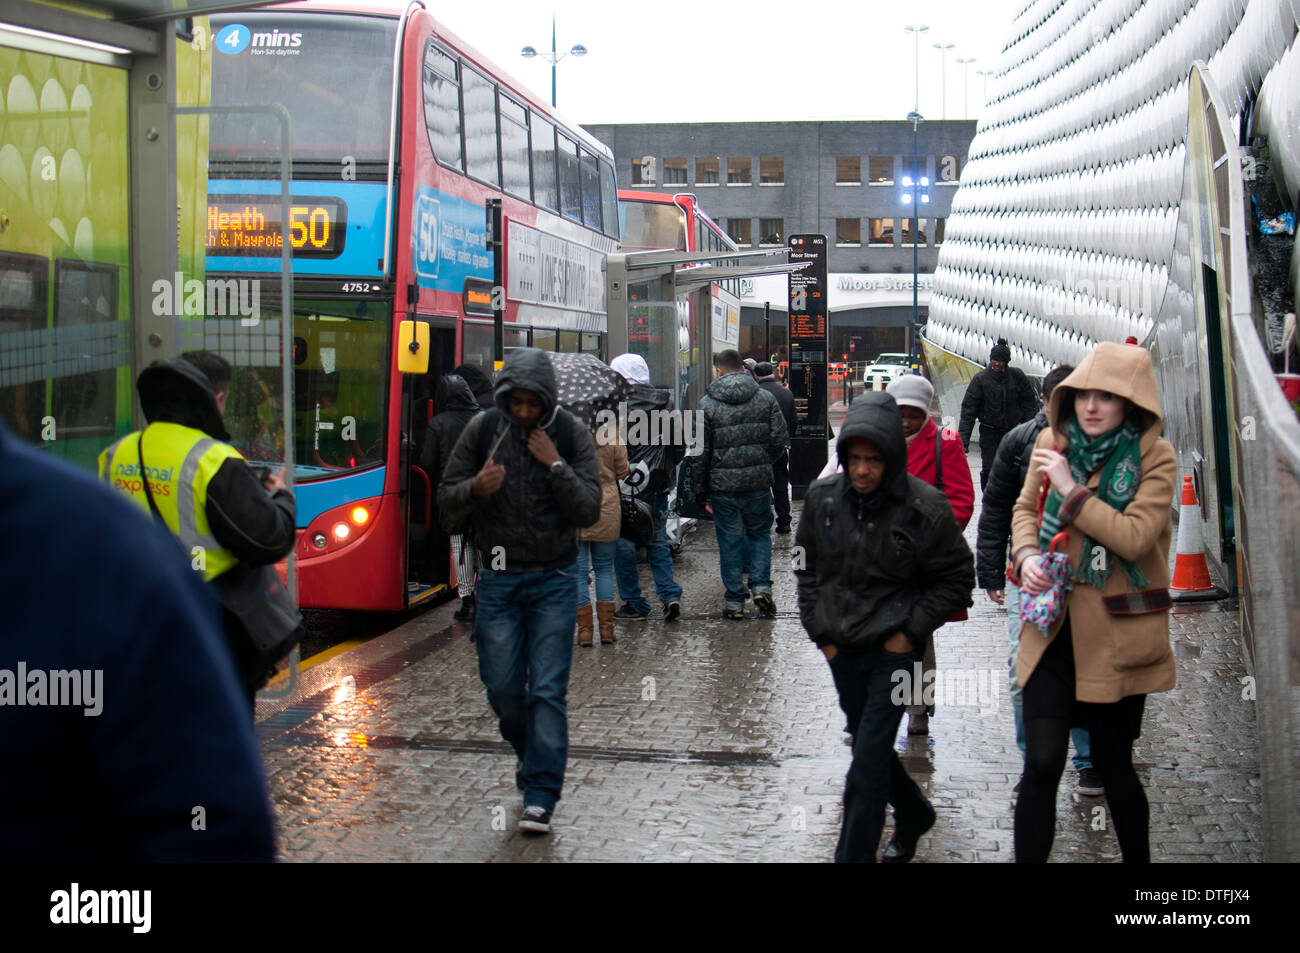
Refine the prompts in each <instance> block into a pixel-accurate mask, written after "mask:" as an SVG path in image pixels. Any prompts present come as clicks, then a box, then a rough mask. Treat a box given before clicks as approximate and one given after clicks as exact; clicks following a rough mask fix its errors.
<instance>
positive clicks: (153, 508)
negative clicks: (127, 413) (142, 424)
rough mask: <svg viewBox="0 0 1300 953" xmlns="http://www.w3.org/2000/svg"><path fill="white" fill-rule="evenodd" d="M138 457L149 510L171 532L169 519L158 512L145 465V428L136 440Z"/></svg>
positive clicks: (141, 480)
mask: <svg viewBox="0 0 1300 953" xmlns="http://www.w3.org/2000/svg"><path fill="white" fill-rule="evenodd" d="M148 429H149V428H148V427H146V428H145V430H148ZM136 457H137V459H139V461H140V482H141V483H142V484H143V485H144V496H145V499H147V500H148V501H149V510H150V512H152V513H153V515H154V519H156V520H157V521H158V522H159V523H161V524H162V526H163V529H165V530H167V531H168V532H171V527H169V526H168V525H167V521H166V520H164V519H163V516H162V514H161V513H159V512H158V504H157V503H155V502H154V501H153V490H151V489H150V488H149V471H148V469H147V468H146V467H145V465H144V430H141V431H140V437H139V439H138V440H137V441H136Z"/></svg>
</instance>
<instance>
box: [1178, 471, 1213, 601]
mask: <svg viewBox="0 0 1300 953" xmlns="http://www.w3.org/2000/svg"><path fill="white" fill-rule="evenodd" d="M1226 595H1227V592H1225V591H1224V590H1223V589H1220V588H1219V587H1218V586H1216V585H1215V584H1214V581H1213V580H1212V579H1210V567H1209V565H1207V564H1206V562H1205V541H1204V539H1203V538H1202V536H1201V506H1200V504H1199V503H1198V502H1197V501H1196V487H1195V485H1194V484H1193V482H1192V478H1191V477H1183V499H1182V503H1181V505H1180V510H1179V514H1178V550H1177V554H1176V555H1175V556H1174V578H1173V581H1172V582H1171V583H1170V584H1169V596H1170V598H1172V599H1173V600H1174V601H1175V602H1196V601H1200V600H1202V599H1222V598H1224V597H1225V596H1226Z"/></svg>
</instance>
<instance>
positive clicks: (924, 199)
mask: <svg viewBox="0 0 1300 953" xmlns="http://www.w3.org/2000/svg"><path fill="white" fill-rule="evenodd" d="M907 120H908V122H910V123H911V124H912V175H905V176H903V188H904V189H908V190H910V191H905V192H903V195H902V200H903V204H904V205H910V206H911V207H912V334H915V333H916V329H917V327H919V326H920V323H921V308H920V303H919V297H918V291H917V284H918V282H919V274H918V273H919V271H920V269H919V262H918V257H917V256H918V255H919V253H920V249H919V248H918V245H917V240H918V239H919V238H920V212H921V209H920V207H919V206H921V205H927V204H929V202H930V193H929V192H922V191H921V189H922V188H923V187H924V188H929V185H930V180H929V179H928V178H927V177H925V176H923V175H921V149H920V145H919V144H918V140H917V127H918V126H920V124H921V123H922V122H924V121H925V120H924V119H922V117H921V114H920V113H919V112H917V111H916V110H915V109H914V110H912V111H911V112H910V113H908V114H907ZM911 343H912V348H911V350H913V351H914V350H915V342H911Z"/></svg>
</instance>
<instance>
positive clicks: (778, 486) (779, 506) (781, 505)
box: [772, 450, 790, 526]
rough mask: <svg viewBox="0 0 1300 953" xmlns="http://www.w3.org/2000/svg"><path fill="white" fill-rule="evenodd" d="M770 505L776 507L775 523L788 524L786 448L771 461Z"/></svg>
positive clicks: (788, 482)
mask: <svg viewBox="0 0 1300 953" xmlns="http://www.w3.org/2000/svg"><path fill="white" fill-rule="evenodd" d="M772 506H773V507H774V508H775V509H776V525H777V526H789V525H790V451H789V450H786V451H785V452H784V453H782V454H781V456H780V457H778V458H777V459H776V460H774V461H773V462H772Z"/></svg>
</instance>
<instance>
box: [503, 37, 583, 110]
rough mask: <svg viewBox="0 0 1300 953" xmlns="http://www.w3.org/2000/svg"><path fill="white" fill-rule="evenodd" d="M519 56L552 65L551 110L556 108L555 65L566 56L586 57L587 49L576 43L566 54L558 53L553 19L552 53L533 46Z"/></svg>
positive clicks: (520, 52)
mask: <svg viewBox="0 0 1300 953" xmlns="http://www.w3.org/2000/svg"><path fill="white" fill-rule="evenodd" d="M519 55H520V56H522V57H523V58H524V59H526V60H531V59H532V58H533V57H535V56H540V57H541V58H542V59H544V60H545V61H546V62H548V63H550V64H551V108H552V109H554V108H555V65H556V64H557V63H559V62H560V60H562V59H564V58H565V57H566V56H586V55H587V48H586V47H585V46H583V45H582V44H581V43H575V44H573V46H572V47H571V48H570V49H569V50H568V52H566V53H557V52H556V50H555V17H554V16H552V17H551V52H550V53H540V52H538V51H537V49H536V48H534V47H532V46H525V47H524V48H523V49H522V50H520V51H519Z"/></svg>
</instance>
